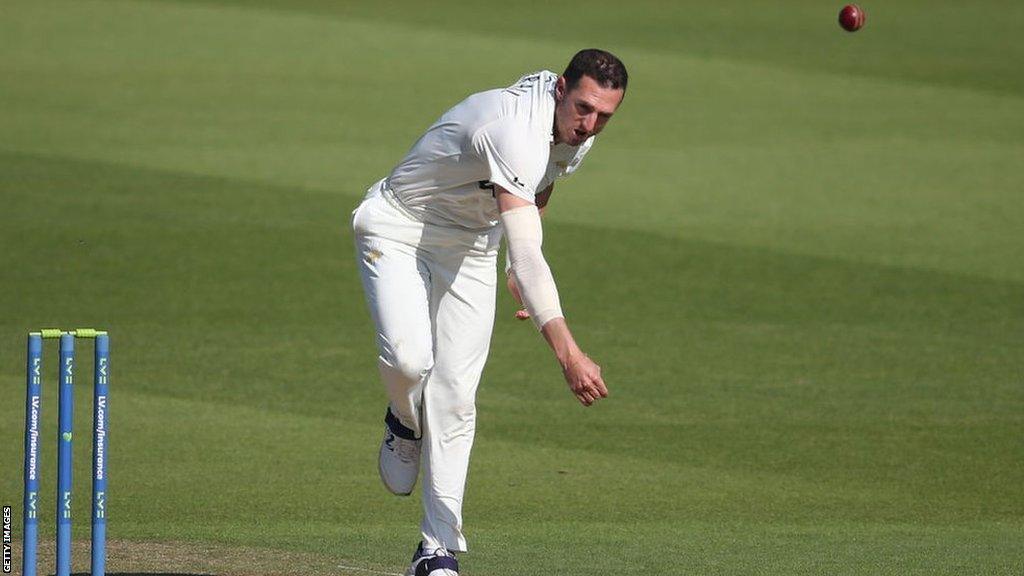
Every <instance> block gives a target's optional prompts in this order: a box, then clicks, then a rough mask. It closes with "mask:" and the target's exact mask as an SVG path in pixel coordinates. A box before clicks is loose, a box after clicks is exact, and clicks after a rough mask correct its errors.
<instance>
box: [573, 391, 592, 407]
mask: <svg viewBox="0 0 1024 576" xmlns="http://www.w3.org/2000/svg"><path fill="white" fill-rule="evenodd" d="M576 398H578V399H579V401H580V403H582V404H583V405H584V406H590V405H591V404H593V403H594V397H593V396H591V395H590V393H589V392H587V391H586V390H580V391H579V392H577V393H576Z"/></svg>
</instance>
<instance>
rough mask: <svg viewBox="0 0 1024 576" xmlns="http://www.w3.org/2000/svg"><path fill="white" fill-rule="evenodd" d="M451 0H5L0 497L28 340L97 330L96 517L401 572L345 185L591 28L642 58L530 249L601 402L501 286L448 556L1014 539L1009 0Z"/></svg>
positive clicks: (633, 58)
mask: <svg viewBox="0 0 1024 576" xmlns="http://www.w3.org/2000/svg"><path fill="white" fill-rule="evenodd" d="M474 6H475V5H471V4H469V3H466V5H461V4H459V3H454V2H445V3H440V4H430V5H429V6H428V5H422V6H421V5H414V4H405V3H403V4H394V5H390V4H384V5H381V6H372V7H371V5H370V4H353V5H346V6H342V7H338V6H335V5H334V4H333V3H324V2H311V1H303V2H287V3H286V2H269V1H268V2H259V3H252V4H244V3H234V2H92V1H89V2H43V3H28V2H15V3H12V4H11V6H10V7H9V8H8V10H7V11H6V16H5V18H3V19H2V21H0V47H2V48H3V52H4V53H5V54H6V55H7V56H6V57H5V58H4V59H2V60H0V71H2V72H3V73H4V75H5V77H8V78H12V79H15V80H16V81H14V82H11V83H9V84H8V85H6V86H5V88H4V90H3V92H0V129H2V132H3V134H4V135H5V137H4V139H3V140H0V167H2V170H0V194H2V200H3V202H2V206H3V208H2V211H0V243H2V245H3V246H4V249H3V251H2V252H0V254H2V258H3V260H2V262H0V269H2V270H3V274H4V281H3V283H2V284H0V305H2V307H3V308H2V310H0V334H3V336H2V342H3V346H2V347H0V360H2V362H0V366H2V369H0V391H2V398H3V399H4V400H3V402H2V403H0V434H2V438H3V441H2V442H0V462H2V463H3V464H2V466H0V470H2V472H0V494H2V500H3V503H4V504H10V505H13V506H15V509H16V510H17V509H18V506H17V504H18V501H19V500H20V470H21V455H22V454H21V452H22V444H21V426H22V418H23V395H24V388H23V387H24V382H23V380H24V375H23V364H24V359H23V353H24V352H23V347H24V344H23V337H24V336H23V335H24V332H25V331H27V330H28V329H30V328H35V327H39V326H43V325H64V326H72V325H96V326H101V327H107V328H109V329H110V330H111V331H112V341H113V344H112V347H113V358H112V362H113V366H114V375H115V378H114V380H113V386H112V404H111V409H112V410H113V414H112V416H111V418H112V420H111V427H112V432H111V436H110V439H111V453H110V463H109V466H110V471H111V499H110V507H111V509H110V510H111V520H110V522H111V524H110V533H111V537H116V538H119V539H127V540H132V539H134V540H139V541H141V540H159V541H163V540H189V541H194V542H202V543H219V544H225V545H239V546H263V547H267V548H280V549H288V550H297V551H307V552H314V553H322V554H325V555H330V556H333V557H336V558H340V559H342V560H343V562H339V563H344V564H346V565H350V566H363V567H367V568H372V569H383V570H388V571H395V570H398V569H400V567H401V566H402V563H403V562H404V561H405V560H406V557H407V555H408V554H409V552H410V550H411V546H412V545H413V544H414V542H415V538H416V519H417V517H418V504H417V502H416V501H415V500H404V501H402V500H396V499H394V498H389V497H388V496H387V495H386V493H385V492H384V491H383V489H382V488H380V486H379V485H378V482H377V480H376V477H375V474H376V473H375V470H374V462H373V460H374V458H375V450H376V443H377V441H378V440H379V438H378V436H379V432H380V424H379V419H380V417H381V414H380V412H381V410H382V406H383V402H384V400H383V398H384V395H383V392H382V390H381V388H380V386H379V384H378V383H377V382H376V377H375V368H374V352H373V348H372V336H371V332H370V326H369V320H368V317H367V314H366V312H365V309H364V304H363V301H362V297H361V293H360V290H359V286H358V279H357V277H356V276H355V272H354V266H353V265H352V261H351V253H352V249H351V237H350V236H351V235H350V233H349V232H348V229H347V213H348V211H349V210H351V208H352V207H354V205H355V203H356V202H357V201H358V198H359V196H360V194H361V190H362V189H363V188H365V187H366V186H367V185H368V184H369V183H371V182H372V181H373V180H374V179H376V178H378V177H379V176H380V175H381V174H383V173H385V171H386V170H387V169H388V168H389V167H390V166H391V165H392V163H393V162H395V161H396V160H397V159H398V158H399V157H400V155H401V153H403V152H404V150H405V149H406V148H407V147H408V145H409V144H410V143H411V142H412V140H413V139H414V138H415V137H416V136H417V135H418V133H419V131H420V130H422V128H423V127H425V126H426V125H428V124H429V123H430V122H431V121H432V120H433V119H434V118H435V117H436V116H437V115H438V114H439V113H440V112H441V111H442V110H443V109H444V108H445V107H446V106H447V105H450V104H451V103H453V102H454V101H456V100H458V99H459V98H461V97H462V96H463V95H465V94H467V93H469V92H471V91H474V90H478V89H481V88H484V87H490V86H499V85H502V84H504V83H507V82H508V81H510V80H512V79H514V78H515V77H517V75H518V74H520V73H522V72H525V71H529V70H532V69H536V68H540V67H549V68H552V69H556V70H557V69H558V68H559V67H560V66H561V65H563V63H564V60H565V59H566V58H568V56H569V55H570V54H571V53H572V51H573V50H575V49H576V48H579V47H581V46H584V45H591V44H599V45H602V46H607V47H609V48H611V49H613V50H615V51H617V52H618V53H619V54H620V55H621V56H622V57H623V58H624V60H625V61H626V62H627V64H628V65H629V66H630V70H631V72H632V78H633V83H632V86H631V88H630V94H629V96H628V98H627V100H626V103H625V104H624V106H623V108H622V110H621V112H620V114H619V116H618V117H617V118H615V119H614V120H613V122H612V124H611V125H610V127H609V129H608V131H607V132H606V134H605V135H603V136H602V137H601V139H600V140H601V142H600V143H599V144H598V146H596V147H595V149H594V151H593V153H592V154H591V157H590V158H589V159H588V161H587V163H586V165H585V167H584V169H583V170H582V171H581V172H580V173H579V174H578V175H577V176H574V177H573V178H572V179H570V180H567V181H565V182H564V183H563V184H562V185H560V186H559V192H558V193H557V195H556V198H555V199H554V200H553V203H552V210H551V211H550V214H549V218H548V220H549V223H548V225H547V226H546V236H547V242H546V246H547V252H548V255H549V258H550V260H551V261H552V266H553V268H554V270H555V273H556V275H557V277H558V279H559V284H560V286H561V290H562V293H563V300H564V301H565V302H564V303H565V307H566V310H567V312H568V314H569V316H570V320H571V322H572V324H573V326H574V327H575V329H576V332H577V334H578V337H579V338H580V340H581V341H582V343H583V344H584V346H585V348H586V349H588V350H589V351H590V352H591V353H592V355H593V356H594V357H595V358H596V359H597V360H598V361H599V362H601V363H602V364H603V365H604V367H605V370H606V376H607V378H608V381H609V384H610V386H611V387H612V392H613V395H614V396H613V398H612V399H610V400H609V401H607V402H605V403H604V405H602V406H600V407H597V408H594V409H591V410H582V409H579V408H578V407H576V406H574V405H573V402H572V400H571V398H570V396H569V394H568V393H567V392H566V391H565V390H564V385H563V384H562V383H561V382H560V377H559V375H558V371H557V369H556V367H555V365H554V363H553V361H552V360H551V359H550V357H549V354H548V353H547V352H546V351H545V349H544V347H543V345H542V343H541V342H540V341H539V339H538V338H537V337H536V335H535V334H533V333H532V332H533V331H532V330H531V329H530V328H529V327H528V326H525V325H520V324H516V323H514V322H512V321H510V320H509V317H510V316H511V312H512V308H511V305H510V303H509V302H508V298H507V297H504V296H502V306H501V308H500V312H499V319H498V327H497V329H496V333H495V338H494V343H493V352H492V355H491V361H490V363H489V365H488V368H487V371H486V372H485V375H484V382H483V385H482V387H481V391H480V397H479V404H480V423H479V432H478V437H477V445H476V448H475V451H474V459H473V463H472V468H471V476H470V486H469V493H468V497H467V502H466V516H467V530H468V533H469V537H470V540H471V546H472V547H473V553H472V554H469V555H467V556H466V557H465V560H464V562H463V564H464V568H465V569H466V572H467V573H469V574H479V575H502V574H521V573H523V572H526V573H559V574H567V575H572V574H593V573H601V574H606V573H608V574H610V573H630V574H675V573H679V572H687V571H688V572H695V573H703V574H736V573H764V574H821V573H829V574H869V573H870V574H878V573H893V574H897V573H898V574H960V573H979V574H1004V573H1005V574H1012V573H1019V571H1020V570H1021V568H1022V565H1024V545H1022V544H1021V543H1022V542H1024V538H1022V537H1024V522H1022V516H1024V497H1022V495H1021V492H1020V490H1019V487H1020V485H1021V483H1022V481H1024V466H1022V462H1024V443H1022V441H1021V439H1020V430H1021V424H1022V419H1024V418H1022V414H1024V361H1022V358H1021V354H1020V350H1021V348H1022V345H1024V262H1022V256H1021V251H1020V246H1021V245H1024V232H1022V230H1024V207H1022V205H1021V203H1020V200H1019V197H1018V196H1019V190H1020V189H1022V188H1024V167H1022V166H1021V164H1020V161H1019V158H1020V157H1021V152H1022V148H1024V139H1022V138H1021V136H1020V135H1021V134H1022V133H1024V101H1022V99H1024V84H1022V83H1021V77H1020V76H1019V75H1017V74H1013V73H1012V62H1014V61H1016V60H1019V58H1018V57H1015V54H1017V55H1018V56H1019V54H1018V53H1019V52H1020V50H1021V48H1020V47H1019V44H1018V43H1015V42H1014V41H1013V38H1014V36H1013V34H1014V33H1015V28H1014V27H1013V26H1012V23H1013V22H1014V19H1015V18H1017V21H1019V17H1020V10H1021V9H1020V8H1019V7H1015V6H1011V5H1008V4H1006V3H1000V2H982V3H972V4H971V5H970V6H962V7H957V9H956V14H955V16H956V17H955V18H954V17H952V16H953V15H952V14H950V11H951V10H952V9H949V8H942V7H936V8H932V7H928V8H926V6H929V5H926V4H924V3H919V2H893V3H887V4H886V5H885V7H884V8H883V7H881V6H879V7H878V9H877V10H876V9H875V8H874V7H873V6H870V5H868V6H865V8H866V9H867V10H868V15H869V21H868V26H867V27H866V28H865V29H864V30H863V31H861V32H858V33H857V34H856V35H852V36H851V35H847V34H845V33H843V32H841V31H839V30H838V28H837V27H836V26H835V24H834V14H833V13H832V12H833V11H834V10H833V9H832V8H831V7H829V8H828V10H825V9H824V8H822V7H821V6H820V3H814V4H812V3H806V2H789V3H776V4H773V7H774V9H771V10H749V9H741V6H744V4H741V3H685V4H678V6H679V8H671V9H662V8H661V7H660V5H657V4H655V3H647V4H640V5H637V6H633V7H628V8H627V7H626V6H625V5H623V6H618V5H616V4H614V3H610V2H609V3H605V4H600V3H599V4H588V5H587V6H588V7H589V8H590V9H589V10H586V11H584V12H582V13H581V14H582V15H578V18H579V20H578V22H580V23H581V24H580V25H577V26H572V27H564V26H561V25H560V24H561V23H562V22H565V21H568V20H569V16H570V15H573V16H577V14H576V9H578V8H579V7H578V6H575V7H573V6H569V5H565V6H563V5H558V6H551V7H545V9H546V10H550V11H552V12H551V13H545V17H539V16H537V13H538V12H537V9H536V8H535V7H530V6H521V5H520V6H511V7H506V8H502V9H494V10H491V9H490V8H489V9H488V10H483V9H481V8H474ZM837 8H838V7H836V9H837ZM531 10H533V12H531ZM469 23H473V24H474V25H473V26H469V25H468V24H469ZM488 23H491V24H490V27H489V25H488ZM610 23H615V24H617V26H611V25H610ZM494 24H501V26H494ZM492 28H493V31H492ZM87 348H88V347H87ZM47 352H48V357H49V359H50V360H51V362H50V363H49V364H48V367H49V368H51V369H50V370H49V372H48V374H51V375H52V373H53V372H54V371H55V368H53V367H52V359H53V358H54V357H55V353H54V351H53V349H52V348H48V350H47ZM85 356H86V355H84V354H81V353H80V358H82V361H81V364H80V367H79V373H80V374H88V364H89V363H88V360H87V358H86V357H85ZM51 380H52V379H51ZM88 381H90V378H88V377H84V378H82V379H81V380H80V382H88ZM47 383H48V386H47V388H46V390H45V391H44V404H43V406H44V421H45V422H46V423H47V427H46V428H45V430H46V434H44V442H43V447H44V461H43V472H44V475H43V478H44V489H43V492H42V495H43V510H44V511H45V510H48V509H49V508H48V505H49V504H50V503H52V502H51V500H50V498H51V494H52V493H53V482H52V480H53V476H54V474H53V472H54V462H53V452H52V444H53V429H52V428H53V426H52V420H53V419H55V414H56V413H55V410H54V408H55V388H54V387H53V386H52V382H51V381H48V382H47ZM78 394H79V407H78V410H77V421H76V430H79V431H80V432H79V438H81V439H83V440H80V441H79V442H78V443H77V446H76V456H77V463H76V478H78V479H79V489H78V490H77V491H76V508H75V514H76V517H77V518H78V519H79V526H78V529H77V530H76V535H77V536H79V537H84V536H85V535H86V533H87V530H86V524H87V522H86V521H85V518H86V516H87V506H85V505H84V504H85V503H87V502H88V492H87V487H86V483H85V482H84V479H86V478H88V455H87V454H88V447H87V445H86V444H87V442H85V441H84V438H85V434H84V433H83V432H81V431H84V430H87V429H88V426H89V418H88V412H89V411H88V410H87V409H86V408H85V406H86V401H87V399H88V397H89V394H88V391H87V390H85V386H82V387H80V389H79V393H78ZM19 518H20V517H19V516H18V515H17V514H16V516H15V520H16V522H15V523H16V524H17V523H18V521H19ZM50 521H51V519H50V517H49V515H48V514H45V513H44V514H43V529H42V533H43V534H44V535H48V534H50V532H49V530H50V529H51V528H52V524H48V522H50ZM46 537H48V536H46ZM510 558H512V559H517V558H529V559H530V562H529V563H528V564H529V566H525V567H524V566H523V565H522V564H521V563H519V562H510V561H509V559H510ZM111 568H112V569H113V570H117V571H120V570H123V569H125V568H119V567H117V566H111ZM177 568H178V567H172V566H168V567H167V569H168V571H174V570H176V569H177Z"/></svg>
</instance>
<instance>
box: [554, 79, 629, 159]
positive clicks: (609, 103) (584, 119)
mask: <svg viewBox="0 0 1024 576" xmlns="http://www.w3.org/2000/svg"><path fill="white" fill-rule="evenodd" d="M624 94H625V91H624V90H622V89H621V88H604V87H603V86H601V85H600V84H598V83H597V81H596V80H594V79H593V78H591V77H590V76H583V77H582V78H580V81H579V83H578V84H576V87H575V88H573V89H572V90H571V91H569V92H566V82H565V77H560V78H559V79H558V83H557V84H556V85H555V126H554V136H555V143H556V144H558V143H562V142H564V143H566V144H568V145H570V146H579V145H580V144H582V143H583V141H584V140H586V139H587V138H590V137H591V136H593V135H595V134H597V133H598V132H600V131H601V130H602V129H603V128H604V125H605V124H607V123H608V119H609V118H611V117H612V114H614V113H615V109H616V108H618V107H619V103H620V102H622V97H623V96H624Z"/></svg>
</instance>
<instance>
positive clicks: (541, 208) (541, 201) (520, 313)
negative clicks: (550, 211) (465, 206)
mask: <svg viewBox="0 0 1024 576" xmlns="http://www.w3.org/2000/svg"><path fill="white" fill-rule="evenodd" d="M554 190H555V183H554V182H552V183H551V184H548V187H547V188H545V189H543V190H541V191H540V192H538V193H537V196H536V197H535V203H536V205H537V211H538V212H540V215H541V217H543V216H544V212H546V211H547V207H548V201H549V200H551V193H552V192H553V191H554ZM495 196H497V192H495ZM505 285H506V286H507V287H508V291H509V293H510V294H512V299H513V300H515V301H516V304H518V305H519V310H516V320H529V319H530V313H529V312H527V311H526V307H525V306H523V297H522V296H520V294H519V286H518V285H516V275H515V274H513V273H512V262H511V261H510V260H509V259H508V251H507V250H506V252H505Z"/></svg>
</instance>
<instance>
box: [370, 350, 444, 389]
mask: <svg viewBox="0 0 1024 576" xmlns="http://www.w3.org/2000/svg"><path fill="white" fill-rule="evenodd" d="M379 364H380V370H381V373H383V374H384V375H385V377H389V378H398V379H401V380H404V381H406V382H410V383H412V382H419V381H420V380H422V379H423V377H424V376H425V375H426V374H427V372H430V369H431V368H433V367H434V355H433V354H432V353H431V352H430V351H429V350H420V351H416V350H411V349H410V350H400V351H398V350H396V351H395V353H393V354H388V355H384V354H382V355H381V356H380V357H379Z"/></svg>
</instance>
